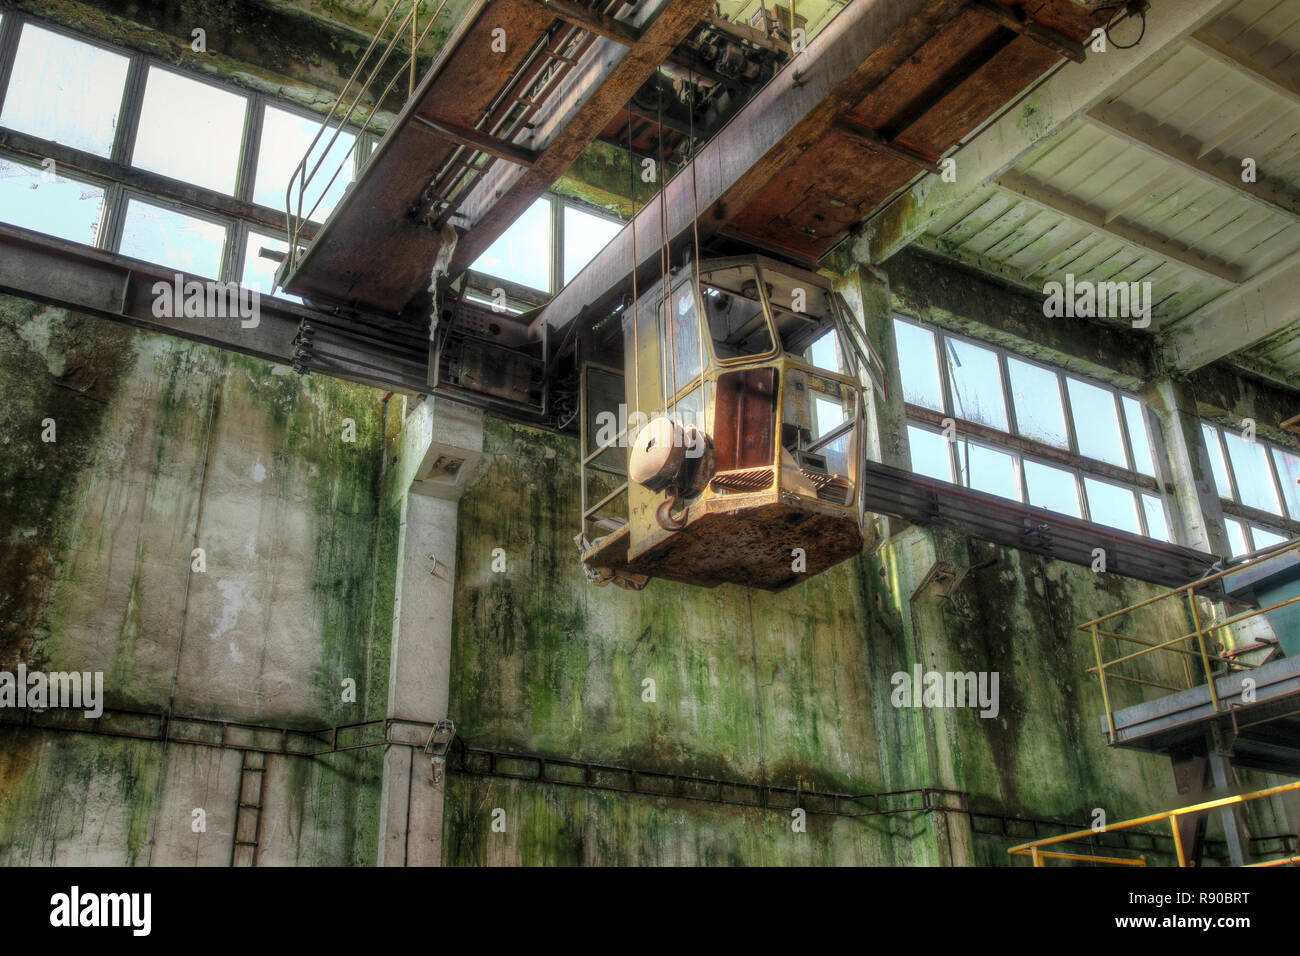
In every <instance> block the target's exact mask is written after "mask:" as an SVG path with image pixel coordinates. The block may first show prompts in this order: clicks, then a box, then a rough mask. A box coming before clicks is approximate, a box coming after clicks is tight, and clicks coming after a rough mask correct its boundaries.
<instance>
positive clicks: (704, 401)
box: [687, 71, 709, 431]
mask: <svg viewBox="0 0 1300 956" xmlns="http://www.w3.org/2000/svg"><path fill="white" fill-rule="evenodd" d="M688 75H689V76H690V80H691V86H690V94H691V102H690V108H689V120H688V126H687V129H688V130H689V139H688V141H687V143H688V148H689V149H690V151H691V159H690V162H691V236H692V239H691V246H692V249H693V252H694V257H695V289H694V292H695V295H696V298H697V299H698V301H699V303H700V311H699V314H698V315H697V316H696V317H695V346H696V351H697V353H698V358H699V363H700V366H699V371H700V412H701V415H702V417H703V421H700V422H697V423H696V424H697V425H698V426H699V428H700V429H701V430H705V431H707V426H708V412H709V402H708V398H709V397H708V395H707V394H705V390H704V333H705V331H706V330H707V328H708V321H707V318H706V316H705V314H704V293H703V291H702V290H701V289H700V190H699V182H698V180H697V178H696V175H695V172H696V170H695V160H696V157H697V153H696V149H695V93H696V90H697V89H698V87H697V86H696V85H695V72H694V71H691V72H690V73H689V74H688Z"/></svg>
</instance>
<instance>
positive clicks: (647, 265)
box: [535, 0, 962, 329]
mask: <svg viewBox="0 0 1300 956" xmlns="http://www.w3.org/2000/svg"><path fill="white" fill-rule="evenodd" d="M961 8H962V0H875V2H871V0H857V2H855V3H850V4H849V5H848V6H847V7H845V8H844V10H843V11H842V12H840V13H839V14H838V15H837V16H836V17H835V19H834V20H832V21H831V22H830V24H829V25H828V26H827V27H826V29H825V30H823V31H822V32H821V33H819V34H818V35H817V36H816V37H815V38H814V39H813V40H812V41H811V42H810V43H809V44H808V48H807V49H806V50H805V51H804V52H803V53H802V54H800V56H799V59H798V60H797V61H796V62H793V63H791V64H787V66H786V68H785V69H783V70H781V71H780V72H779V73H778V74H777V75H776V76H775V77H773V79H772V80H771V81H770V82H769V83H767V84H766V85H765V86H764V87H763V88H762V89H761V90H759V91H758V93H756V94H755V95H754V97H753V98H752V99H751V100H750V101H749V102H748V103H746V104H745V105H744V106H743V107H742V108H741V110H740V112H738V113H737V114H736V115H735V116H734V117H732V119H731V121H730V122H728V123H727V125H726V126H725V127H723V129H722V130H721V131H719V133H718V135H717V136H715V137H714V138H713V139H712V140H710V141H709V142H708V143H707V144H705V146H704V147H703V148H702V149H701V150H700V152H699V154H698V155H697V156H696V158H695V159H693V160H692V161H691V163H689V164H687V166H686V167H684V168H683V169H682V170H681V171H680V172H679V173H678V174H677V175H676V176H674V177H673V178H672V179H671V180H670V181H669V182H668V183H666V184H665V186H664V188H663V190H662V191H661V192H660V193H659V195H658V196H656V197H654V198H653V199H651V200H650V201H649V202H648V203H646V204H645V206H644V207H643V208H642V209H641V210H640V212H639V213H638V214H637V215H636V217H635V219H634V220H633V223H632V224H631V225H630V226H628V227H624V229H623V230H622V231H621V232H619V233H618V234H617V235H616V236H615V237H614V238H613V239H612V240H611V241H610V242H609V244H608V245H607V246H605V248H604V249H602V250H601V251H600V252H599V253H598V254H597V255H596V258H595V259H593V260H592V261H591V262H590V263H589V264H588V265H587V266H586V268H584V269H583V270H582V271H581V272H580V273H578V275H577V276H576V277H575V278H574V280H573V281H572V282H571V283H569V284H568V285H567V286H565V287H564V289H562V290H561V291H560V292H559V293H557V294H556V296H555V298H554V299H552V300H551V302H550V304H548V305H547V306H546V307H545V309H543V310H542V312H541V314H540V315H539V316H538V318H537V319H536V320H535V323H537V324H540V323H545V324H546V325H547V326H549V327H551V328H552V329H555V328H559V327H563V326H565V325H567V324H568V323H569V322H571V321H573V320H574V319H575V318H576V317H577V316H578V315H579V314H580V313H582V312H583V311H584V310H585V309H588V308H592V309H600V308H605V307H607V306H610V305H612V304H613V303H614V302H616V301H617V300H618V298H619V297H620V296H622V295H623V293H624V292H626V291H630V289H631V275H632V271H633V267H634V262H633V250H634V249H635V250H636V253H637V262H636V268H637V274H638V276H639V278H640V279H641V280H642V281H650V279H651V278H652V277H657V276H658V274H659V269H660V266H659V262H660V252H661V250H662V249H663V246H664V242H665V236H666V238H667V239H668V240H669V241H670V242H678V241H679V240H681V239H683V238H684V239H686V240H689V239H691V238H692V232H693V230H692V225H693V224H695V223H697V222H698V230H699V234H700V237H701V239H704V238H707V237H709V236H710V235H713V234H716V233H717V232H718V231H720V230H721V229H722V228H724V227H725V225H726V222H727V217H728V215H729V214H734V212H735V211H736V210H739V209H742V208H743V207H744V205H745V203H747V202H748V201H750V200H751V199H752V198H753V197H754V195H756V194H757V193H758V192H759V191H760V190H761V189H762V188H763V187H764V186H765V185H766V184H767V183H768V182H769V181H770V180H771V177H772V176H773V175H774V174H775V173H776V172H777V171H779V170H781V169H782V168H784V167H785V166H786V165H787V164H789V163H790V162H791V161H792V160H793V159H794V158H795V157H797V156H799V155H800V154H801V153H802V151H803V150H806V149H807V148H808V144H809V143H811V142H814V141H815V140H816V139H817V138H818V137H820V136H822V135H824V134H825V133H826V132H827V131H828V130H829V129H830V128H831V126H832V123H833V122H834V120H835V118H836V117H837V116H838V115H840V114H841V113H842V112H843V111H844V110H845V109H846V108H847V106H848V105H849V104H852V103H856V102H858V101H859V100H861V99H862V98H863V97H864V96H865V95H866V94H867V92H868V91H869V90H870V89H872V88H874V86H875V85H876V84H877V83H879V82H880V81H881V79H883V78H884V77H886V76H888V75H889V74H890V73H891V72H892V71H893V70H894V69H896V68H897V67H898V66H899V65H900V64H901V63H904V62H906V61H907V60H908V58H909V57H911V56H912V55H913V54H914V53H915V52H916V50H917V48H918V47H920V46H921V45H922V44H923V43H924V42H925V41H926V40H927V39H928V38H929V37H931V36H932V35H933V34H934V32H935V30H937V29H938V28H939V26H940V25H942V24H943V23H946V22H948V21H949V20H951V18H952V17H953V16H955V15H956V14H957V13H959V12H960V10H961ZM665 195H666V196H667V203H666V215H665V219H666V220H667V228H666V229H665V228H664V227H663V225H661V223H660V213H659V210H660V202H661V201H662V200H663V199H664V196H665ZM697 213H698V216H697ZM634 231H635V235H636V242H635V244H634V243H633V240H632V236H633V232H634Z"/></svg>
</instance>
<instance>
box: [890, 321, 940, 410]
mask: <svg viewBox="0 0 1300 956" xmlns="http://www.w3.org/2000/svg"><path fill="white" fill-rule="evenodd" d="M894 339H895V341H896V342H897V343H898V364H899V369H900V371H899V374H900V375H901V377H902V379H903V400H904V401H907V402H911V403H912V404H913V405H922V406H924V407H926V408H931V409H934V410H935V411H936V412H941V411H943V410H944V408H943V389H942V388H941V387H940V385H939V363H938V361H937V360H936V358H935V353H934V333H933V332H931V331H930V330H929V329H923V328H920V327H919V326H916V325H912V324H910V323H908V322H899V321H897V320H895V321H894Z"/></svg>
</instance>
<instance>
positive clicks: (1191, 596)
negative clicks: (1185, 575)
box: [1187, 588, 1219, 714]
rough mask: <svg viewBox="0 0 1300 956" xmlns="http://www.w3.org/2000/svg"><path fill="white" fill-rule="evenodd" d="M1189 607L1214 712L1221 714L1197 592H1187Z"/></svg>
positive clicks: (1193, 590) (1191, 590) (1189, 590)
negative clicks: (1202, 626)
mask: <svg viewBox="0 0 1300 956" xmlns="http://www.w3.org/2000/svg"><path fill="white" fill-rule="evenodd" d="M1187 607H1188V608H1189V609H1190V610H1191V612H1192V627H1193V629H1194V630H1195V632H1196V644H1197V646H1198V647H1199V648H1200V649H1201V666H1202V667H1204V668H1205V683H1206V684H1207V685H1209V688H1210V701H1211V703H1212V704H1213V705H1214V712H1215V713H1216V714H1217V713H1218V712H1219V689H1218V688H1217V687H1215V686H1214V673H1213V672H1212V671H1211V670H1210V655H1209V652H1208V651H1207V650H1206V649H1205V631H1204V630H1202V629H1201V612H1200V611H1199V610H1198V609H1197V607H1196V590H1195V589H1194V588H1189V589H1188V591H1187Z"/></svg>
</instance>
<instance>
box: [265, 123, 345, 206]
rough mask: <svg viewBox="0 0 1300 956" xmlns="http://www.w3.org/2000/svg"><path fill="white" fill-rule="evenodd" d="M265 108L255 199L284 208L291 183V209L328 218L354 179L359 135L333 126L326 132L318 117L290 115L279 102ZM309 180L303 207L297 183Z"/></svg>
mask: <svg viewBox="0 0 1300 956" xmlns="http://www.w3.org/2000/svg"><path fill="white" fill-rule="evenodd" d="M263 110H264V112H263V115H262V137H261V144H260V146H259V147H258V150H257V172H256V174H255V176H254V179H253V183H254V185H253V202H255V203H260V204H261V205H263V206H270V207H271V208H272V209H283V208H284V203H285V191H286V190H287V189H288V188H289V184H290V182H292V183H293V184H294V190H293V196H294V199H293V208H292V209H291V210H290V211H291V212H292V213H293V214H294V215H295V216H301V218H303V219H310V220H313V221H315V222H323V221H324V220H325V219H326V217H328V216H329V214H330V213H331V212H333V211H334V207H335V206H337V205H338V204H339V200H341V199H342V198H343V193H344V192H345V191H346V190H347V188H348V184H349V183H351V182H352V176H353V165H354V161H353V153H352V147H353V146H354V145H355V144H356V139H357V138H356V136H355V135H354V134H353V133H351V132H349V131H348V130H337V131H336V130H335V129H334V128H333V127H328V128H326V129H324V130H322V129H321V124H320V120H318V119H316V118H315V117H312V116H304V115H302V114H300V113H291V112H290V111H288V110H286V109H281V108H280V107H278V106H271V105H270V104H267V105H266V106H265V107H264V108H263ZM318 133H319V134H320V135H319V138H317V134H318ZM336 133H337V135H336ZM309 148H310V149H311V153H310V154H308V153H307V150H308V149H309ZM304 156H306V157H307V159H306V161H305V162H303V157H304ZM300 163H302V165H301V167H300V166H299V164H300ZM304 181H305V182H306V186H307V188H306V189H305V190H304V191H303V194H302V197H301V203H302V205H301V208H299V206H298V202H299V199H298V187H299V185H301V184H302V183H303V182H304Z"/></svg>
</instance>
